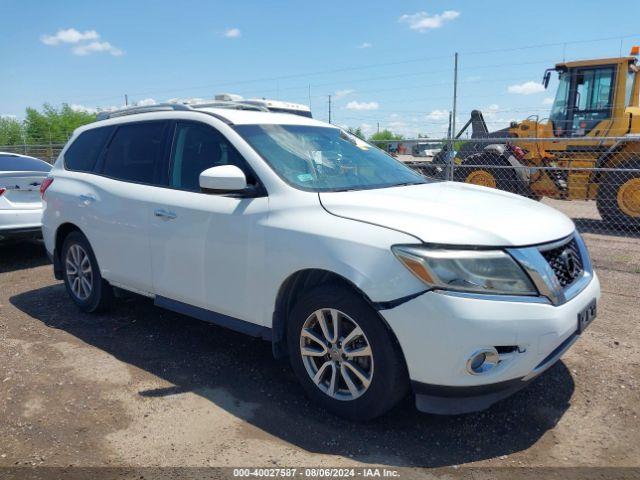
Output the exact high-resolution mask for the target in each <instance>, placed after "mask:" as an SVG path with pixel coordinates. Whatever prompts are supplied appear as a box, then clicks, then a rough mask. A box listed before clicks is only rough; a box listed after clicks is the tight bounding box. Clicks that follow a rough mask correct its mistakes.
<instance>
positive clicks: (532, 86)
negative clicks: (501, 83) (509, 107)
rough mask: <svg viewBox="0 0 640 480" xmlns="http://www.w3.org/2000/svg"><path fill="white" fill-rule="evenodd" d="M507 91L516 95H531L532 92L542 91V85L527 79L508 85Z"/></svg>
mask: <svg viewBox="0 0 640 480" xmlns="http://www.w3.org/2000/svg"><path fill="white" fill-rule="evenodd" d="M507 92H509V93H517V94H518V95H531V94H534V93H540V92H544V86H543V85H542V83H540V82H533V81H531V80H530V81H528V82H524V83H521V84H518V85H509V86H508V87H507Z"/></svg>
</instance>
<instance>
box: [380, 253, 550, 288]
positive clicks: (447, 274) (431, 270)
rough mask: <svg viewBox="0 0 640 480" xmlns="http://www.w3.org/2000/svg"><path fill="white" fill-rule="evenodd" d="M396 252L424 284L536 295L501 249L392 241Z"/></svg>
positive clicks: (528, 280) (520, 269)
mask: <svg viewBox="0 0 640 480" xmlns="http://www.w3.org/2000/svg"><path fill="white" fill-rule="evenodd" d="M391 250H392V251H393V253H394V254H395V256H396V257H397V258H398V259H399V260H400V261H401V262H402V263H403V264H404V266H405V267H407V268H408V269H409V270H410V271H411V273H413V274H414V275H415V276H416V277H418V278H419V279H420V280H422V281H423V282H424V283H426V284H427V285H429V286H431V287H434V288H442V289H446V290H459V291H465V292H477V293H493V294H507V295H516V294H517V295H537V294H538V291H537V290H536V288H535V287H534V286H533V284H532V283H531V280H530V279H529V277H528V276H527V274H526V273H525V272H524V270H523V269H522V268H521V267H520V265H518V264H517V263H516V261H515V260H514V259H513V258H511V256H510V255H509V254H508V253H506V252H504V251H502V250H445V249H431V248H426V247H423V246H417V245H416V246H413V245H395V246H393V247H392V248H391Z"/></svg>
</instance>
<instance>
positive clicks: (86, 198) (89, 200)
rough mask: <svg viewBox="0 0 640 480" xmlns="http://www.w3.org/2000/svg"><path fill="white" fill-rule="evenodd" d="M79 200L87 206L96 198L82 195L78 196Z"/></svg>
mask: <svg viewBox="0 0 640 480" xmlns="http://www.w3.org/2000/svg"><path fill="white" fill-rule="evenodd" d="M80 200H82V201H83V202H84V204H85V205H89V204H90V203H92V202H95V201H96V197H94V196H93V195H88V194H82V195H80Z"/></svg>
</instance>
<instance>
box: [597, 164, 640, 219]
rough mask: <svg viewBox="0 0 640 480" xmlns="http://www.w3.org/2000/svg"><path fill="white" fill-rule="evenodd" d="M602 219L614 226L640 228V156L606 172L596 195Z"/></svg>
mask: <svg viewBox="0 0 640 480" xmlns="http://www.w3.org/2000/svg"><path fill="white" fill-rule="evenodd" d="M596 204H597V206H598V212H600V216H602V220H603V221H604V222H605V223H607V224H608V225H611V226H613V227H618V228H623V229H628V228H631V229H636V230H637V229H638V228H640V158H634V159H632V160H629V161H627V162H624V163H622V164H620V165H619V166H618V169H616V170H610V171H608V172H606V174H605V175H604V177H603V178H602V180H601V181H600V185H599V187H598V196H597V197H596Z"/></svg>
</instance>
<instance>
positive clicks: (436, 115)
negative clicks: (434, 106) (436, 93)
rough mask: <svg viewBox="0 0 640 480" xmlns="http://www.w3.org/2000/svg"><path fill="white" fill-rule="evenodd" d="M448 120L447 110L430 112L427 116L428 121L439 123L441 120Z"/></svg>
mask: <svg viewBox="0 0 640 480" xmlns="http://www.w3.org/2000/svg"><path fill="white" fill-rule="evenodd" d="M448 118H449V112H448V111H447V110H432V111H431V113H428V114H427V119H428V120H433V121H435V122H439V121H441V120H447V119H448Z"/></svg>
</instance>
